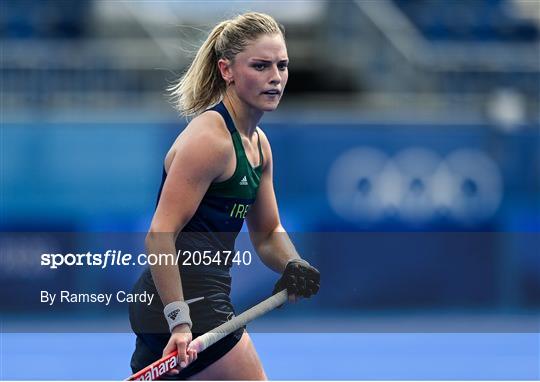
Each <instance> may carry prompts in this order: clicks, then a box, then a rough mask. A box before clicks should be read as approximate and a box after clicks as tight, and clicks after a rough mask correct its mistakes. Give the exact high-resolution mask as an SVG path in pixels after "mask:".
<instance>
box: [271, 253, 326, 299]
mask: <svg viewBox="0 0 540 382" xmlns="http://www.w3.org/2000/svg"><path fill="white" fill-rule="evenodd" d="M320 280H321V275H320V273H319V271H318V270H317V269H316V268H315V267H312V266H311V265H309V263H308V262H307V261H306V260H303V259H293V260H290V261H289V262H288V263H287V266H286V267H285V271H284V272H283V274H282V275H281V278H280V279H279V280H278V281H277V283H276V285H275V287H274V291H273V292H272V294H276V293H278V292H280V291H282V290H283V289H287V293H288V294H289V295H291V294H294V295H297V296H302V297H311V296H312V295H314V294H316V293H317V292H318V291H319V285H320Z"/></svg>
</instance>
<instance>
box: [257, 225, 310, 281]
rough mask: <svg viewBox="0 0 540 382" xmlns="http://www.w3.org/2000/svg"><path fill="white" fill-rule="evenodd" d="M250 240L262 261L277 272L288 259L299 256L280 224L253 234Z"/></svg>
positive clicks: (280, 271) (283, 267)
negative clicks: (263, 231)
mask: <svg viewBox="0 0 540 382" xmlns="http://www.w3.org/2000/svg"><path fill="white" fill-rule="evenodd" d="M252 241H253V245H254V246H255V249H256V251H257V254H258V255H259V257H260V258H261V260H262V262H263V263H264V264H265V265H266V266H267V267H268V268H270V269H272V270H274V271H276V272H278V273H283V271H284V270H285V266H286V265H287V263H288V262H289V260H292V259H299V258H300V256H299V255H298V252H297V251H296V248H295V247H294V244H293V243H292V241H291V239H290V238H289V235H288V234H287V232H286V231H285V229H284V228H283V226H281V225H279V226H278V227H276V228H275V229H274V230H273V231H272V232H269V233H256V234H253V235H252Z"/></svg>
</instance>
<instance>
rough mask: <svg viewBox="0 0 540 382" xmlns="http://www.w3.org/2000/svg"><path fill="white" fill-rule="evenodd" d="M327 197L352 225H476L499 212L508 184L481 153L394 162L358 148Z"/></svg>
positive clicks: (344, 158) (411, 155)
mask: <svg viewBox="0 0 540 382" xmlns="http://www.w3.org/2000/svg"><path fill="white" fill-rule="evenodd" d="M327 192H328V198H329V202H330V205H331V207H332V208H333V209H334V211H335V212H336V213H337V214H338V215H339V216H341V217H342V218H344V219H345V220H348V221H351V222H359V223H361V222H366V223H374V222H379V221H384V220H386V219H399V220H402V221H404V222H410V223H426V222H430V221H433V220H436V219H440V218H449V219H452V220H454V221H456V222H459V223H462V224H474V223H478V222H482V221H486V220H487V219H489V218H491V217H493V215H494V214H495V213H496V212H497V209H498V208H499V205H500V203H501V200H502V196H503V182H502V177H501V173H500V170H499V167H498V166H497V164H496V163H495V162H494V161H493V160H492V159H491V158H490V157H489V156H488V155H486V154H485V153H484V152H482V151H480V150H477V149H458V150H455V151H453V152H451V153H450V154H449V155H447V156H446V157H444V158H443V157H441V156H440V155H438V154H437V153H436V152H434V151H433V150H430V149H426V148H421V147H411V148H407V149H404V150H401V151H399V152H398V153H396V154H395V155H393V156H392V157H390V156H388V155H387V154H385V153H384V152H383V151H381V150H378V149H376V148H372V147H357V148H353V149H350V150H348V151H346V152H344V153H343V154H342V155H340V156H339V157H338V158H337V159H336V160H335V161H334V163H333V164H332V165H331V168H330V171H329V173H328V178H327Z"/></svg>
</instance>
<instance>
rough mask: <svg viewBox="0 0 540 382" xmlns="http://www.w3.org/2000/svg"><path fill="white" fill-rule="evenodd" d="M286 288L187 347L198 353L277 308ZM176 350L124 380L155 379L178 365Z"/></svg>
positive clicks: (284, 295)
mask: <svg viewBox="0 0 540 382" xmlns="http://www.w3.org/2000/svg"><path fill="white" fill-rule="evenodd" d="M287 296H288V295H287V290H282V291H281V292H279V293H276V294H275V295H273V296H271V297H269V298H267V299H266V300H264V301H262V302H260V303H258V304H257V305H255V306H254V307H252V308H250V309H248V310H246V311H245V312H243V313H242V314H240V315H238V316H236V317H234V318H233V319H232V320H230V321H227V322H225V323H223V324H221V325H219V326H218V327H217V328H215V329H213V330H211V331H209V332H208V333H205V334H203V335H202V336H200V337H197V338H195V339H194V340H193V341H191V343H190V344H189V346H188V349H195V350H197V353H200V352H202V351H204V350H205V349H207V348H208V347H210V346H212V345H213V344H215V343H216V342H217V341H219V340H220V339H222V338H223V337H226V336H227V335H229V334H231V333H232V332H234V331H235V330H237V329H240V328H241V327H242V326H244V325H246V324H247V323H249V322H251V321H253V320H254V319H256V318H257V317H260V316H262V315H264V314H266V313H268V312H269V311H271V310H273V309H275V308H277V307H278V306H280V305H282V304H284V303H285V302H287ZM177 355H178V352H177V351H174V352H172V353H170V354H168V355H166V356H165V357H163V358H161V359H158V360H157V361H155V362H154V363H152V364H150V365H148V366H147V367H145V368H144V369H142V370H140V371H139V372H137V373H135V374H133V375H132V376H131V377H129V378H128V379H126V381H141V380H147V381H148V380H155V379H157V378H159V377H160V376H162V375H163V374H165V373H166V372H168V371H169V370H171V369H173V368H175V367H176V366H178V358H177Z"/></svg>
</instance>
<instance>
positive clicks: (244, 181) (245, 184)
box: [238, 176, 248, 186]
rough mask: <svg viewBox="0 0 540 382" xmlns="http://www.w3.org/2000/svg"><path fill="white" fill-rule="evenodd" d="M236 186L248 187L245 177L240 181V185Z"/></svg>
mask: <svg viewBox="0 0 540 382" xmlns="http://www.w3.org/2000/svg"><path fill="white" fill-rule="evenodd" d="M238 184H240V185H241V186H247V185H248V182H247V178H246V176H244V177H243V178H242V180H241V181H240V183H238Z"/></svg>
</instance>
